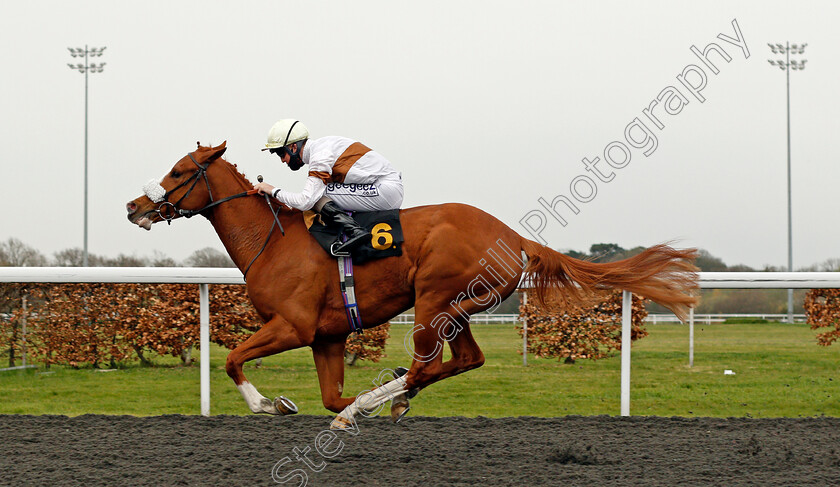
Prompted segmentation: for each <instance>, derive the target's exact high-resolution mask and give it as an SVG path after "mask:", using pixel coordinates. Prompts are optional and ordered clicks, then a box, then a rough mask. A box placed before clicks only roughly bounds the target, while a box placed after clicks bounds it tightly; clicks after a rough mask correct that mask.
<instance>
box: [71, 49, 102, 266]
mask: <svg viewBox="0 0 840 487" xmlns="http://www.w3.org/2000/svg"><path fill="white" fill-rule="evenodd" d="M67 50H69V51H70V55H71V56H73V57H79V58H81V57H84V58H85V63H84V64H81V63H77V64H70V63H67V65H68V66H70V69H77V70H78V71H79V72H80V73H82V74H84V75H85V229H84V233H85V248H84V255H83V264H82V265H84V266H85V267H87V266H88V73H101V72H102V70H103V69H104V68H105V63H99V64H96V63H88V58H89V57H99V56H102V52H103V51H105V47H100V48H96V47H91V48H88V46H87V45H85V48H84V49H82V48H81V47H75V48H73V47H68V48H67Z"/></svg>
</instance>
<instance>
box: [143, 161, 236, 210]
mask: <svg viewBox="0 0 840 487" xmlns="http://www.w3.org/2000/svg"><path fill="white" fill-rule="evenodd" d="M193 154H194V152H190V153H189V154H187V155H188V156H190V160H191V161H193V164H195V165H196V166H197V167H198V170H197V171H196V172H194V173H193V174H192V176H190V177H189V178H187V179H185V180H184V181H182V182H181V183H180V184H179V185H177V186H175V187H174V188H172V189H170V190H169V191H167V192H166V193H164V194H163V201H162V202H161V204H160V206H158V208H157V210H155V212H156V213H157V214H158V216H159V217H160V218H161V219H162V220H166V223H167V224H172V220H174V219H175V215H176V214H177V215H181V216H183V217H186V218H192V217H193V216H195V215H197V214H199V213H201V212H202V211H204V210H207V209H208V208H210V207H211V206H216V205H215V204H214V201H213V191H212V190H211V189H210V180H209V179H207V167H209V166H210V162H213V161H210V162H208V163H206V164H204V165H201V164H199V163H198V161H196V160H195V156H194V155H193ZM201 178H204V183H205V184H206V185H207V194H208V195H210V204H209V205H207V206H205V207H204V208H201V209H200V210H183V209H181V208H179V206H180V205H181V202H182V201H184V199H185V198H186V197H187V196H189V195H190V193H192V190H193V189H195V185H196V184H198V180H199V179H201ZM190 182H192V184H191V185H190V187H189V189H187V191H186V193H184V196H181V197H180V198H178V201H176V202H175V203H172V202H171V201H169V195H171V194H172V193H174V192H175V191H178V190H179V189H181V188H183V187H184V186H186V185H187V184H190ZM234 196H235V197H237V198H239V197H242V196H247V192H245V193H240V194H238V195H234ZM228 199H232V198H228ZM164 208H171V212H170V211H166V214H164V211H165V210H164Z"/></svg>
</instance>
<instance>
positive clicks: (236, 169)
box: [196, 144, 300, 211]
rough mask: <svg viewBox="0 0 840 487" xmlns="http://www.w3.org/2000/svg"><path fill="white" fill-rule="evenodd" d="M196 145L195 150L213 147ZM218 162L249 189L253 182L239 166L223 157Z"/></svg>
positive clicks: (284, 208)
mask: <svg viewBox="0 0 840 487" xmlns="http://www.w3.org/2000/svg"><path fill="white" fill-rule="evenodd" d="M197 145H198V148H197V149H196V150H197V151H206V150H211V149H214V147H213V146H212V145H210V146H203V145H201V144H197ZM218 162H224V163H225V164H227V166H228V168H229V169H230V172H231V173H232V174H233V175H234V176H235V177H237V178H238V179H239V180H240V182H242V183H243V184H245V185H246V186H247V188H248V189H251V188H252V187H254V184H253V183H252V182H251V181H250V180H249V179H248V177H247V176H245V174H243V173H242V172H241V171H240V170H239V167H238V166H237V165H236V164H235V163H233V162H230V161H229V160H227V159H225V158H224V157H220V158H219V160H218ZM280 207H281V208H282V209H283V210H284V211H300V210H296V209H294V208H290V207H288V206H286V205H283V204H281V205H280Z"/></svg>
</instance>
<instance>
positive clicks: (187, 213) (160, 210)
mask: <svg viewBox="0 0 840 487" xmlns="http://www.w3.org/2000/svg"><path fill="white" fill-rule="evenodd" d="M193 154H195V153H194V152H190V153H188V154H187V155H188V156H190V160H191V161H192V162H193V164H195V165H196V166H197V167H198V170H197V171H195V172H194V173H193V174H192V176H190V177H189V178H187V179H185V180H184V181H182V182H181V183H180V184H178V185H177V186H175V187H174V188H172V189H170V190H169V191H166V192H165V193H164V194H163V199H162V201H161V203H160V205H159V206H158V207H157V209H156V210H155V213H157V214H158V216H159V217H160V218H161V220H165V221H166V224H167V225H171V224H172V220H174V219H175V216H176V215H180V216H183V217H184V218H192V217H194V216H195V215H199V214H201V213H203V212H205V211H207V210H209V209H211V208H213V207H214V206H218V205H220V204H222V203H225V202H227V201H230V200H232V199H236V198H242V197H243V196H251V195H254V194H257V193H258V191H257V190H256V189H249V190H248V191H243V192H241V193H237V194H234V195H231V196H228V197H226V198H222V199H220V200H217V201H214V200H213V191H212V190H211V189H210V179H209V178H208V177H207V168H208V167H209V166H210V163H211V162H213V161H214V160H215V159H213V160H210V161H208V162H207V163H205V164H204V165H201V164H199V163H198V161H197V160H195V156H194V155H193ZM202 178H203V179H204V183H205V184H206V185H207V194H208V195H209V196H210V203H208V204H206V205H204V207H203V208H199V209H198V210H184V209H182V208H179V206H180V204H181V202H182V201H184V199H185V198H186V197H187V196H189V195H190V193H192V190H193V189H195V185H196V184H198V180H199V179H202ZM258 179H259V182H262V176H259V177H258ZM190 182H192V184H190ZM187 184H190V187H189V188H188V189H187V191H186V192H185V193H184V195H183V196H181V197H180V198H178V201H176V202H175V203H172V202H171V201H169V195H171V194H172V193H174V192H175V191H177V190H179V189H181V188H183V187H184V186H186V185H187ZM264 196H265V201H266V203H268V208H269V209H270V210H271V214H272V215H273V216H274V222H272V224H271V230H269V232H268V237H266V239H265V243H264V244H263V246H262V248H261V249H260V251H259V253H257V255H256V256H254V258H253V259H251V262H250V263H249V264H248V267H247V268H246V269H245V272H243V278H244V277H245V276H247V275H248V270H250V269H251V265H252V264H253V263H254V261H255V260H257V257H259V256H260V255H261V254H262V253H263V250H265V248H266V246H267V245H268V241H269V240H270V239H271V234H272V233H273V232H274V226H275V225H277V227H279V228H280V233H281V234H282V235H284V236H285V235H286V232H285V231H284V230H283V225H282V224H281V223H280V220H279V219H278V218H277V213H278V212H279V211H280V206H278V207H277V210H275V209H274V206H273V205H272V204H271V199H270V198H269V197H268V195H267V194H266V195H264ZM164 208H171V213H170V212H169V211H170V210H164ZM164 213H166V214H164Z"/></svg>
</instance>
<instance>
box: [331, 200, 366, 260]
mask: <svg viewBox="0 0 840 487" xmlns="http://www.w3.org/2000/svg"><path fill="white" fill-rule="evenodd" d="M320 213H321V216H323V217H326V219H327V220H328V221H329V222H331V223H334V224H336V225H340V226H341V231H342V232H344V235H346V236H347V241H346V242H344V243H342V244H341V245H339V246H338V248H336V249H335V250H334V252H335V253H342V252H350V251H351V250H353V249H355V248H356V247H358V246H359V245H361V244H363V243H364V241H365V239H366V238H370V232H368V231H366V230H365V229H364V228H362V227H361V226H360V225H359V224H358V223H357V222H356V220H354V219H353V217H351V216H350V215H348V214H347V213H345V212H344V211H343V210H342V209H341V208H339V207H338V205H336V204H335V203H334V202H332V201H328V202H327V203H325V204H324V205H323V207H321V210H320Z"/></svg>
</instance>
